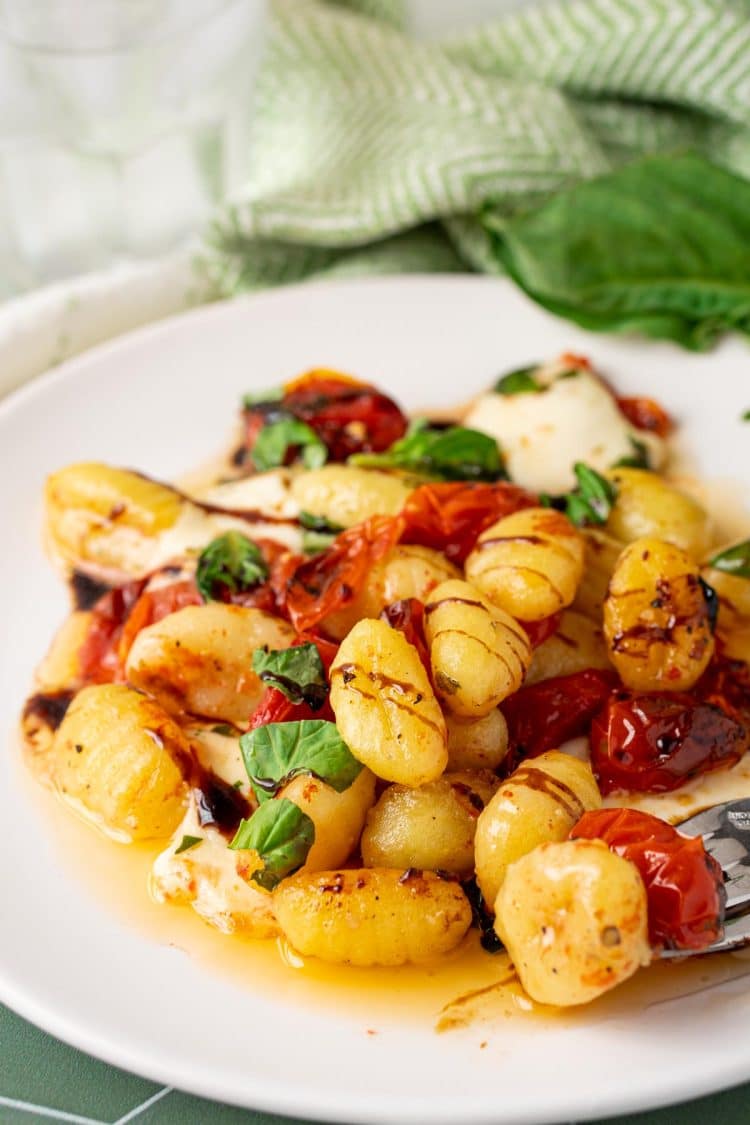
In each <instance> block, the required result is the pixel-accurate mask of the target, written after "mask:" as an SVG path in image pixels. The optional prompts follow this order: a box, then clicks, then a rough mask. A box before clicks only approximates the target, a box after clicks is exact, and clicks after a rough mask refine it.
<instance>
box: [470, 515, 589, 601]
mask: <svg viewBox="0 0 750 1125" xmlns="http://www.w3.org/2000/svg"><path fill="white" fill-rule="evenodd" d="M583 557H584V545H583V540H582V538H581V535H580V532H579V531H578V530H577V529H576V528H575V527H574V526H573V524H572V523H571V522H570V520H569V519H567V517H566V516H564V515H563V514H562V513H561V512H557V511H554V510H553V509H550V508H525V509H523V511H520V512H516V513H515V514H514V515H512V516H505V517H504V519H501V520H498V522H497V523H494V524H493V525H492V526H491V527H489V528H487V530H486V531H484V532H482V534H481V535H480V536H479V539H478V540H477V545H476V547H475V548H474V550H473V551H472V553H471V554H470V555H469V557H468V559H467V560H466V577H467V578H468V579H469V581H470V582H472V583H473V584H474V585H475V586H478V587H479V589H480V590H481V591H482V593H483V594H485V595H486V597H487V598H489V600H490V601H491V602H492V603H493V604H494V605H496V606H499V607H500V609H504V610H505V612H506V613H509V614H511V615H512V616H513V617H516V618H519V619H520V620H521V621H540V620H541V619H542V618H543V617H550V616H551V615H552V614H553V613H557V612H558V610H561V609H565V607H566V606H569V605H570V603H571V602H572V601H573V599H574V597H575V595H576V590H577V589H578V585H579V583H580V581H581V576H582V574H583Z"/></svg>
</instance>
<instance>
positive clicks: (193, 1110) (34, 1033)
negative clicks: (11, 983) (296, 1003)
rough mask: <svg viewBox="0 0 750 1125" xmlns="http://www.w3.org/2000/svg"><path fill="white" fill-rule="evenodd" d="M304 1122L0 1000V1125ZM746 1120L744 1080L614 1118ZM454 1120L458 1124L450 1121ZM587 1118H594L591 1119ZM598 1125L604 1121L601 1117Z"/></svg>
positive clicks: (626, 1121)
mask: <svg viewBox="0 0 750 1125" xmlns="http://www.w3.org/2000/svg"><path fill="white" fill-rule="evenodd" d="M52 1121H63V1122H68V1123H70V1125H126V1123H129V1122H131V1121H133V1122H137V1125H305V1123H304V1122H300V1121H292V1120H291V1119H290V1118H281V1117H276V1116H274V1115H271V1114H267V1113H255V1112H253V1111H252V1110H243V1109H234V1108H233V1107H231V1106H226V1105H219V1104H217V1103H215V1102H208V1101H204V1099H203V1098H194V1097H192V1096H191V1095H190V1094H183V1093H180V1092H179V1091H178V1090H170V1089H169V1088H166V1087H163V1086H159V1085H158V1084H157V1083H155V1082H147V1081H146V1080H145V1079H143V1078H136V1077H135V1075H132V1074H126V1073H125V1071H122V1070H117V1069H116V1068H115V1067H111V1066H107V1065H106V1063H101V1062H97V1060H96V1059H92V1058H89V1057H88V1055H84V1054H82V1053H81V1052H80V1051H76V1050H74V1049H73V1048H72V1047H67V1046H66V1045H65V1044H64V1043H60V1042H59V1041H58V1040H57V1039H52V1038H51V1037H50V1036H49V1035H45V1033H44V1032H43V1031H39V1029H38V1028H36V1027H32V1025H31V1024H28V1023H26V1021H25V1020H22V1019H21V1018H20V1017H19V1016H17V1015H15V1014H14V1013H13V1012H10V1011H9V1010H8V1009H7V1008H3V1007H2V1006H0V1125H30V1123H31V1122H40V1125H43V1123H45V1122H52ZM709 1121H710V1122H714V1123H716V1125H748V1123H749V1122H750V1084H748V1085H747V1086H739V1087H737V1089H735V1090H727V1091H725V1092H724V1093H721V1094H714V1095H712V1096H711V1097H708V1098H700V1099H699V1100H698V1101H694V1102H689V1103H686V1104H683V1105H680V1106H672V1107H670V1108H668V1109H662V1110H655V1111H653V1112H652V1113H638V1114H634V1115H632V1116H629V1117H618V1118H610V1122H611V1123H614V1125H706V1123H707V1122H709ZM457 1125H458V1123H457ZM594 1125H597V1123H596V1122H595V1123H594ZM600 1125H603V1123H600Z"/></svg>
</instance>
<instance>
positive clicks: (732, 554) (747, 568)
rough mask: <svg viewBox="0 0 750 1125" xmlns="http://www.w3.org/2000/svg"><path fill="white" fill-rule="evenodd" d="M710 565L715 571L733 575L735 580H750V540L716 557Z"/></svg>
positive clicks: (736, 544)
mask: <svg viewBox="0 0 750 1125" xmlns="http://www.w3.org/2000/svg"><path fill="white" fill-rule="evenodd" d="M708 565H709V566H712V567H714V569H715V570H723V571H724V573H725V574H733V575H734V576H735V578H750V539H745V540H743V542H742V543H735V545H734V546H733V547H727V549H726V551H721V552H720V554H718V555H714V557H713V558H712V559H711V560H710V561H709V564H708Z"/></svg>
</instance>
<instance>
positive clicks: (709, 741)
mask: <svg viewBox="0 0 750 1125" xmlns="http://www.w3.org/2000/svg"><path fill="white" fill-rule="evenodd" d="M748 748H750V727H748V726H746V725H743V724H742V723H741V722H739V721H738V720H737V719H736V718H735V717H733V716H732V715H731V714H729V713H728V712H727V711H725V710H723V709H722V708H721V707H719V706H717V705H716V704H715V703H707V702H701V701H696V699H695V698H694V697H692V696H690V695H684V694H682V693H680V694H673V693H668V694H667V693H664V694H661V695H634V694H631V693H629V692H616V693H615V694H614V695H613V696H612V698H611V699H610V700H609V702H608V703H607V705H606V706H605V707H604V708H603V709H602V710H601V711H600V713H599V714H598V715H597V716H596V717H595V718H594V720H593V722H592V724H591V765H592V768H593V770H594V773H595V774H596V777H597V780H598V782H599V787H600V789H601V791H602V793H604V794H607V793H613V792H617V791H618V790H625V791H627V790H631V791H635V792H646V793H663V792H668V791H669V790H671V789H677V788H678V787H679V786H680V785H684V783H685V782H686V781H688V780H689V779H690V778H692V777H697V776H698V775H699V774H702V773H708V772H709V771H711V770H715V769H720V768H722V767H724V768H726V767H728V766H733V765H734V764H735V762H737V761H739V759H740V758H741V757H742V755H743V754H744V753H745V751H746V750H747V749H748Z"/></svg>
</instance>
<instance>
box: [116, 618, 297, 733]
mask: <svg viewBox="0 0 750 1125" xmlns="http://www.w3.org/2000/svg"><path fill="white" fill-rule="evenodd" d="M293 639H294V630H293V629H292V627H291V625H289V624H287V622H286V621H282V619H281V618H280V617H274V616H273V615H272V614H269V613H264V612H263V611H262V610H259V609H248V608H246V607H244V606H236V605H225V604H224V603H223V602H208V603H207V604H206V605H195V606H186V607H185V608H184V609H180V610H177V611H176V612H175V613H170V614H169V615H168V616H167V617H164V618H162V620H161V621H157V622H156V623H155V624H154V625H149V626H148V627H147V628H145V629H142V630H141V632H140V633H139V634H138V636H137V637H136V639H135V641H134V642H133V646H132V648H131V649H130V653H129V654H128V660H127V665H126V672H127V676H128V679H129V680H130V682H131V683H132V684H133V685H134V686H135V687H138V688H141V689H142V690H143V691H147V692H148V693H149V694H150V695H153V696H154V697H155V698H156V699H158V700H159V702H160V703H161V704H162V706H163V707H164V708H165V709H166V710H167V711H170V712H172V713H173V714H177V715H180V714H183V713H186V712H187V713H188V714H191V715H203V716H206V717H208V718H211V719H225V720H227V721H228V722H230V723H234V722H245V721H246V720H247V718H248V716H249V715H250V713H251V711H252V710H253V709H254V708H255V706H256V705H257V704H258V702H259V701H260V698H261V696H262V694H263V691H264V685H263V683H262V682H261V680H260V679H259V678H258V677H257V676H256V674H255V672H253V652H254V651H255V649H256V648H261V647H262V646H263V645H268V647H269V648H272V649H278V648H288V647H289V645H290V644H291V643H292V641H293Z"/></svg>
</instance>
